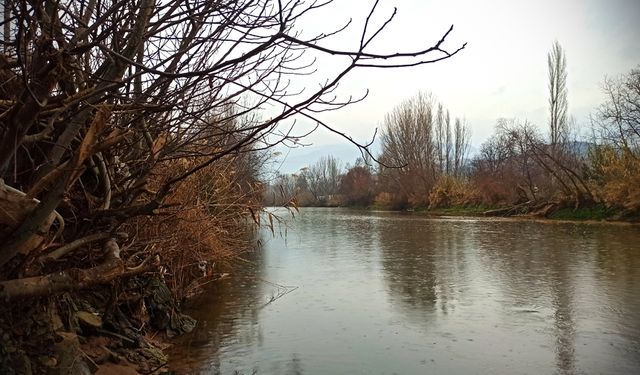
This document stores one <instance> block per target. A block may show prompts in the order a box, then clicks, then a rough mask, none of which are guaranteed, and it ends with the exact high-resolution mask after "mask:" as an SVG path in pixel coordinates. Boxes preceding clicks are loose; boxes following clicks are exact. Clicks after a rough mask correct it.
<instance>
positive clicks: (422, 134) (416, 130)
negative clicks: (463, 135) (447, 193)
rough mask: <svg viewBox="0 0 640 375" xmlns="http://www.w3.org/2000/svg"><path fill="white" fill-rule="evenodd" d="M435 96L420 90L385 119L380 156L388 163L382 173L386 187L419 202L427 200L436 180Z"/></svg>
mask: <svg viewBox="0 0 640 375" xmlns="http://www.w3.org/2000/svg"><path fill="white" fill-rule="evenodd" d="M434 107H435V100H434V99H433V97H432V96H431V95H430V94H423V93H419V94H418V95H416V96H414V97H413V98H411V99H408V100H405V101H404V102H402V103H401V104H400V105H398V106H397V107H396V108H395V109H393V111H391V112H390V113H388V114H387V115H386V117H385V120H384V128H383V132H382V136H381V142H382V154H381V156H380V160H381V161H382V162H383V163H384V164H385V165H388V166H395V167H398V168H384V169H383V171H382V173H381V175H382V179H383V180H386V181H387V183H386V184H383V185H386V188H388V189H389V190H390V192H393V193H395V194H401V195H404V196H405V198H406V199H414V200H416V202H420V201H421V200H422V201H423V202H422V203H424V201H425V200H426V198H427V196H428V193H429V191H430V190H431V187H432V186H433V184H434V183H435V180H436V177H437V175H436V173H437V172H436V171H437V161H438V158H437V156H436V141H435V140H434V122H435V121H434Z"/></svg>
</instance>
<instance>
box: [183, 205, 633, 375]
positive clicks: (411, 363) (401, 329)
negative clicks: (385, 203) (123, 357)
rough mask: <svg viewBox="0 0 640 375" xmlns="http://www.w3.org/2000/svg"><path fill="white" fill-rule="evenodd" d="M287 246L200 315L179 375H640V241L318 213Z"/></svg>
mask: <svg viewBox="0 0 640 375" xmlns="http://www.w3.org/2000/svg"><path fill="white" fill-rule="evenodd" d="M281 214H282V215H283V216H286V214H285V213H284V212H281ZM280 230H281V232H282V233H283V234H284V235H283V236H278V235H277V232H278V228H276V236H272V235H271V233H270V232H269V231H265V232H264V233H262V239H261V241H262V242H263V246H262V249H261V250H259V251H258V252H256V253H255V254H253V255H252V256H251V257H250V258H249V259H247V262H241V264H239V265H237V266H236V269H235V270H234V271H233V272H232V277H230V278H229V279H227V280H225V281H222V282H219V283H217V284H215V285H212V287H211V288H210V289H209V290H208V291H207V293H206V294H205V295H204V296H203V297H202V298H200V299H199V300H198V301H196V303H195V304H194V306H193V307H192V309H193V310H192V311H191V313H192V314H193V315H194V317H196V318H197V319H198V320H199V321H200V329H199V331H198V332H197V333H196V334H194V335H191V336H188V337H185V338H184V339H183V340H182V342H181V344H180V345H178V346H177V347H176V348H174V351H173V353H172V358H173V359H172V360H173V362H172V367H173V368H174V369H176V370H178V371H179V372H191V373H211V374H218V373H220V374H233V373H237V374H426V373H430V374H496V373H499V374H637V373H640V228H639V227H638V226H631V225H611V224H580V223H557V222H535V221H518V220H508V219H507V220H501V219H484V218H453V217H442V218H427V217H421V216H416V215H403V214H398V213H388V212H362V211H353V210H347V209H310V208H305V209H302V211H301V213H300V214H299V215H298V216H297V217H296V219H295V220H294V221H291V222H289V225H288V226H287V227H281V228H280Z"/></svg>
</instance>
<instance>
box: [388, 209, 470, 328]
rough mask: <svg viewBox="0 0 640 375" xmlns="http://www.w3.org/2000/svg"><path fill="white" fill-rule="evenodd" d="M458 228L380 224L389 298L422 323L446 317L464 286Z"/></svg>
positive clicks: (442, 224) (432, 223)
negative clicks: (435, 316)
mask: <svg viewBox="0 0 640 375" xmlns="http://www.w3.org/2000/svg"><path fill="white" fill-rule="evenodd" d="M460 225H461V224H460V223H458V222H446V221H432V220H418V219H416V220H411V219H409V220H402V221H398V220H397V217H396V218H395V219H394V220H389V221H384V222H382V223H380V225H379V228H378V237H379V241H380V251H381V263H382V269H383V271H384V278H385V280H386V282H387V287H388V289H389V293H390V298H391V299H393V302H394V305H396V306H400V307H401V308H402V310H403V312H404V313H405V314H407V315H408V316H409V317H414V318H416V319H418V321H420V322H424V317H425V316H429V315H431V314H433V313H436V312H438V311H439V312H441V313H444V314H447V313H451V312H452V311H453V310H454V309H455V303H456V301H458V300H460V299H461V296H460V294H461V293H463V291H464V288H463V287H462V285H464V284H465V283H466V280H467V275H466V262H465V257H464V254H465V248H464V247H465V238H464V233H463V231H462V229H461V228H460Z"/></svg>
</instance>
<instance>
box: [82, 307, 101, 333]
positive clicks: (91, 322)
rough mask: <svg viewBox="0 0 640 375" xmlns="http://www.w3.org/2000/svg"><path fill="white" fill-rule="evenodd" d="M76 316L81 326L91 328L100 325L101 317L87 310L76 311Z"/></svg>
mask: <svg viewBox="0 0 640 375" xmlns="http://www.w3.org/2000/svg"><path fill="white" fill-rule="evenodd" d="M76 318H78V322H80V325H81V326H84V327H89V328H93V329H96V328H100V327H102V318H100V316H98V315H97V314H93V313H90V312H88V311H78V312H77V313H76Z"/></svg>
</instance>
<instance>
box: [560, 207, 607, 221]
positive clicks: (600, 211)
mask: <svg viewBox="0 0 640 375" xmlns="http://www.w3.org/2000/svg"><path fill="white" fill-rule="evenodd" d="M616 213H617V210H615V209H612V208H607V207H605V206H603V205H595V206H591V207H584V208H578V209H574V208H570V207H565V208H561V209H559V210H557V211H555V212H554V213H552V214H551V216H549V218H550V219H557V220H605V219H607V218H609V217H611V216H613V215H615V214H616Z"/></svg>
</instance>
